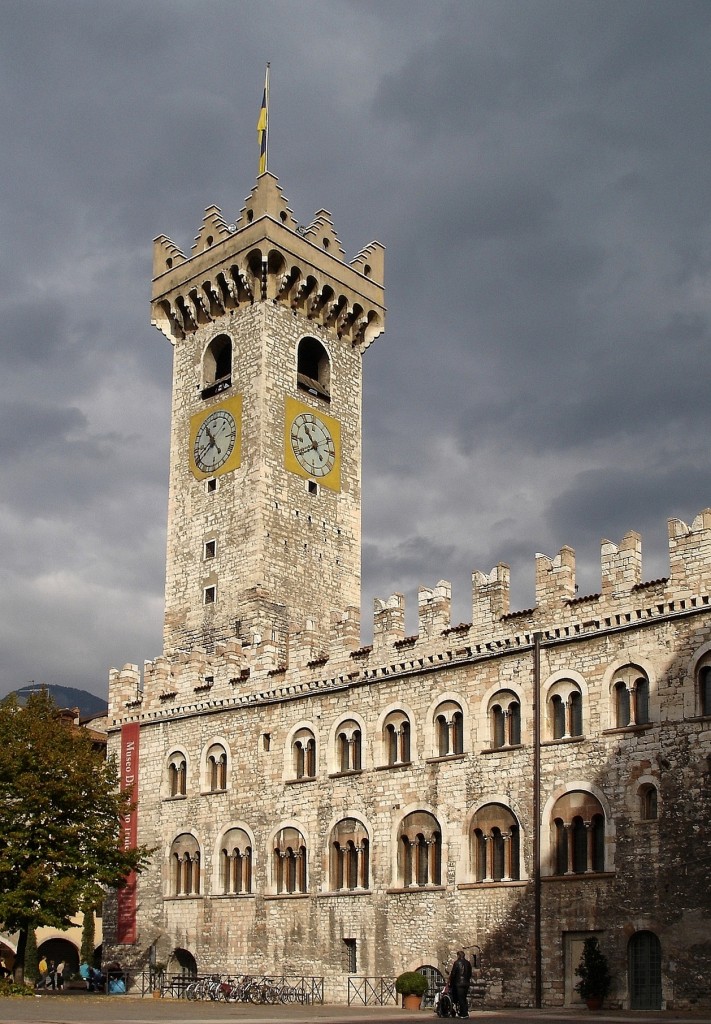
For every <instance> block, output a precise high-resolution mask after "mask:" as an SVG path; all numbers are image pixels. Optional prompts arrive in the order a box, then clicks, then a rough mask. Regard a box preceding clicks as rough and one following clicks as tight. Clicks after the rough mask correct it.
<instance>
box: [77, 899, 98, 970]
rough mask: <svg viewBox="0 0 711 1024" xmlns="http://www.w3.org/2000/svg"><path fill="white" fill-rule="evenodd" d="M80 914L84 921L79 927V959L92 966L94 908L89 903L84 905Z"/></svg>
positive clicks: (94, 937) (94, 928) (94, 930)
mask: <svg viewBox="0 0 711 1024" xmlns="http://www.w3.org/2000/svg"><path fill="white" fill-rule="evenodd" d="M82 912H83V914H84V920H83V922H82V926H81V949H80V950H79V959H80V960H81V962H82V963H83V964H89V965H90V966H93V963H94V946H95V944H96V926H95V923H94V908H93V907H92V906H91V905H90V904H89V903H85V904H84V906H83V907H82Z"/></svg>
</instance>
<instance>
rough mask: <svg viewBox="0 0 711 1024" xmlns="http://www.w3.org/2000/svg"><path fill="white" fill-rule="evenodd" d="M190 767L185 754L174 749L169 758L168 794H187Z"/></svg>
mask: <svg viewBox="0 0 711 1024" xmlns="http://www.w3.org/2000/svg"><path fill="white" fill-rule="evenodd" d="M187 780H188V767H187V762H186V760H185V754H183V752H182V751H180V750H176V751H174V752H173V753H172V754H171V755H170V757H169V758H168V795H169V796H185V794H186V792H187V785H188V781H187Z"/></svg>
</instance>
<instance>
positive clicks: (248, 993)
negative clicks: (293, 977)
mask: <svg viewBox="0 0 711 1024" xmlns="http://www.w3.org/2000/svg"><path fill="white" fill-rule="evenodd" d="M185 998H186V999H212V1000H215V1001H220V1002H227V1003H237V1002H242V1003H308V1002H310V996H309V992H308V991H307V990H306V988H305V987H304V986H303V984H301V985H290V984H288V983H287V982H286V981H285V980H284V979H283V978H266V977H262V978H255V977H253V976H252V975H250V974H241V975H237V976H236V977H232V976H229V975H228V976H225V975H221V974H210V975H205V976H204V977H201V978H194V979H193V980H192V981H191V982H190V983H189V984H188V985H187V986H186V988H185Z"/></svg>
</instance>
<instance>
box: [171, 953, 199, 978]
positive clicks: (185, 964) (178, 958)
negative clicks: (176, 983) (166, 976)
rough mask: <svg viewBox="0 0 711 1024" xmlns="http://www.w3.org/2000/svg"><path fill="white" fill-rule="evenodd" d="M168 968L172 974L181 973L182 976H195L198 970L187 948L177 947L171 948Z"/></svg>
mask: <svg viewBox="0 0 711 1024" xmlns="http://www.w3.org/2000/svg"><path fill="white" fill-rule="evenodd" d="M168 970H169V971H170V972H171V973H172V974H181V975H182V976H183V977H184V978H196V977H197V972H198V970H197V961H196V960H195V957H194V956H193V954H192V953H191V952H190V950H189V949H181V948H180V947H178V948H177V949H174V950H173V955H172V956H171V958H170V963H169V964H168Z"/></svg>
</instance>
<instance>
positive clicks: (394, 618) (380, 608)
mask: <svg viewBox="0 0 711 1024" xmlns="http://www.w3.org/2000/svg"><path fill="white" fill-rule="evenodd" d="M404 636H405V597H404V595H403V594H392V595H391V596H390V597H389V598H388V599H387V600H381V599H380V598H378V597H376V598H375V600H374V601H373V649H374V650H375V651H380V650H382V648H384V647H392V646H393V645H394V644H396V643H397V642H398V641H399V640H402V638H403V637H404Z"/></svg>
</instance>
